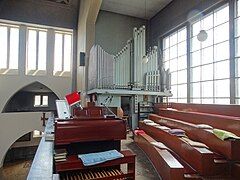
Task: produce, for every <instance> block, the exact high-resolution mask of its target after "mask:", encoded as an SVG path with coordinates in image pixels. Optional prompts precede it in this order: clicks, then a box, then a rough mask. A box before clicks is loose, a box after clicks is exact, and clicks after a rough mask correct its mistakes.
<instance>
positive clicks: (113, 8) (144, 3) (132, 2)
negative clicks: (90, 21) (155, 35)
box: [101, 0, 172, 19]
mask: <svg viewBox="0 0 240 180" xmlns="http://www.w3.org/2000/svg"><path fill="white" fill-rule="evenodd" d="M171 1H172V0H103V1H102V6H101V10H105V11H110V12H114V13H119V14H124V15H128V16H133V17H137V18H142V19H150V18H152V17H153V16H154V15H155V14H157V13H158V12H159V11H160V10H162V9H163V8H164V7H165V6H166V5H167V4H169V3H170V2H171ZM145 7H146V8H145Z"/></svg>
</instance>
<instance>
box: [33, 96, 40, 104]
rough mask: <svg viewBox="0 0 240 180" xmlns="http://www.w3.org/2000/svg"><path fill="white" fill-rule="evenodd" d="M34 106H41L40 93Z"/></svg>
mask: <svg viewBox="0 0 240 180" xmlns="http://www.w3.org/2000/svg"><path fill="white" fill-rule="evenodd" d="M34 106H41V96H40V95H36V96H35V99H34Z"/></svg>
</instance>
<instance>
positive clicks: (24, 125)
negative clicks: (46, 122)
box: [0, 112, 49, 167]
mask: <svg viewBox="0 0 240 180" xmlns="http://www.w3.org/2000/svg"><path fill="white" fill-rule="evenodd" d="M41 116H42V113H41V112H24V113H1V114H0V122H1V126H0V145H1V146H0V167H2V165H3V161H4V158H5V155H6V153H7V151H8V149H9V148H10V146H11V145H12V144H13V143H14V142H15V141H16V140H17V139H18V138H19V137H21V136H23V135H24V134H26V133H28V132H31V131H33V130H35V129H36V130H39V131H43V126H42V121H41ZM47 116H48V117H49V114H47Z"/></svg>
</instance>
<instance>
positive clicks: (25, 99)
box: [2, 82, 59, 113]
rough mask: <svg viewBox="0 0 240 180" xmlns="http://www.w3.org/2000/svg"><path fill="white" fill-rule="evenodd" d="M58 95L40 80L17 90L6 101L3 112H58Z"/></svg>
mask: <svg viewBox="0 0 240 180" xmlns="http://www.w3.org/2000/svg"><path fill="white" fill-rule="evenodd" d="M57 99H59V98H58V97H57V95H56V94H55V93H54V92H53V91H52V90H51V89H49V88H48V87H47V86H45V85H43V84H42V83H40V82H34V83H31V84H29V85H27V86H25V87H23V88H22V89H20V90H19V91H18V92H16V93H15V94H14V95H13V96H12V97H11V98H10V99H9V100H8V102H7V103H6V105H5V107H4V108H3V111H2V113H10V112H41V111H44V112H48V111H54V112H56V104H55V101H56V100H57Z"/></svg>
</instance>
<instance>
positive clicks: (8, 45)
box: [7, 27, 11, 69]
mask: <svg viewBox="0 0 240 180" xmlns="http://www.w3.org/2000/svg"><path fill="white" fill-rule="evenodd" d="M10 51H11V50H10V27H7V69H9V64H10V53H11V52H10Z"/></svg>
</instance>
